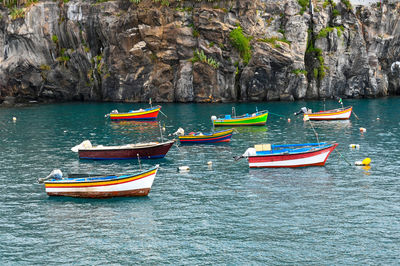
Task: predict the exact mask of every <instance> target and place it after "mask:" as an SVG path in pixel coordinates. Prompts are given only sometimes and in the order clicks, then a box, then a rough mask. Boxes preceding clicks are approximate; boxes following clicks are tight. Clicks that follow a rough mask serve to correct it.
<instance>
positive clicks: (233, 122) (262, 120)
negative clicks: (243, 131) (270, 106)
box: [211, 110, 268, 126]
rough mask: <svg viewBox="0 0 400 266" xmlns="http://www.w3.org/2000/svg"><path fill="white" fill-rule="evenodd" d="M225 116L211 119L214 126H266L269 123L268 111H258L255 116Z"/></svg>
mask: <svg viewBox="0 0 400 266" xmlns="http://www.w3.org/2000/svg"><path fill="white" fill-rule="evenodd" d="M233 113H234V114H233V115H225V116H224V117H218V118H217V117H215V116H213V117H212V118H211V120H212V122H213V124H214V126H264V125H265V124H266V123H267V118H268V111H267V110H264V111H257V112H255V113H253V114H244V115H241V116H236V115H235V112H233Z"/></svg>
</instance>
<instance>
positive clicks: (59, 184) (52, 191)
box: [39, 165, 159, 198]
mask: <svg viewBox="0 0 400 266" xmlns="http://www.w3.org/2000/svg"><path fill="white" fill-rule="evenodd" d="M158 167H159V166H158V165H156V166H155V167H153V168H151V169H149V170H145V171H139V172H137V173H129V174H123V175H107V176H90V175H87V176H80V177H65V178H64V177H62V173H61V171H60V170H58V171H59V172H58V173H57V174H56V175H54V174H53V172H54V171H53V172H52V174H53V175H52V174H50V175H49V176H48V177H46V178H44V179H42V180H39V182H40V183H44V185H45V190H46V193H47V195H49V196H67V197H79V198H111V197H135V196H147V195H148V194H149V192H150V189H151V186H152V184H153V181H154V178H155V177H156V174H157V170H158ZM46 179H47V180H46Z"/></svg>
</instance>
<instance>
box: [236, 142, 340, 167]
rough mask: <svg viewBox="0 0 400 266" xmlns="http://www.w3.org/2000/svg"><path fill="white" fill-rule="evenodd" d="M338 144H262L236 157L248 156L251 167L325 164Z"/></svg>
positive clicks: (237, 158)
mask: <svg viewBox="0 0 400 266" xmlns="http://www.w3.org/2000/svg"><path fill="white" fill-rule="evenodd" d="M337 145H338V144H337V143H335V142H331V143H328V142H321V143H302V144H282V145H271V144H260V145H255V146H254V148H248V149H247V150H246V152H245V153H244V154H243V155H242V156H239V157H236V158H235V159H236V160H239V159H240V158H247V160H248V162H249V167H250V168H277V167H305V166H324V165H325V163H326V161H327V159H328V157H329V155H330V154H331V152H332V151H333V150H334V149H335V148H336V147H337Z"/></svg>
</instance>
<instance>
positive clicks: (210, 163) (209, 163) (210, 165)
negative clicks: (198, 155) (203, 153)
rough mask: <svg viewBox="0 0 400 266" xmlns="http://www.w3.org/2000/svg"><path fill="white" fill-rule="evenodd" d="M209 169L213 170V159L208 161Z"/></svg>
mask: <svg viewBox="0 0 400 266" xmlns="http://www.w3.org/2000/svg"><path fill="white" fill-rule="evenodd" d="M207 165H208V170H212V161H208V162H207Z"/></svg>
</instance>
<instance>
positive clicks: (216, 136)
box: [178, 129, 233, 144]
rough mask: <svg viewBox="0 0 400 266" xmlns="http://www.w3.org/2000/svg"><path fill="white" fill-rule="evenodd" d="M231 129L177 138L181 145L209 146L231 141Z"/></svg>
mask: <svg viewBox="0 0 400 266" xmlns="http://www.w3.org/2000/svg"><path fill="white" fill-rule="evenodd" d="M232 134H233V129H227V130H221V131H215V132H213V133H201V132H200V133H194V132H191V133H189V134H187V135H183V136H179V137H178V138H179V141H180V142H181V144H205V143H206V144H209V143H220V142H229V141H231V138H232Z"/></svg>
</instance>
